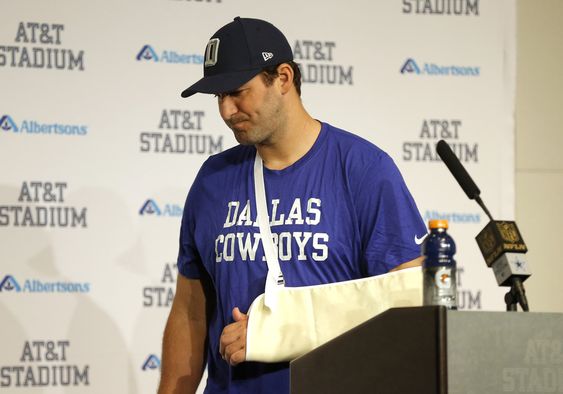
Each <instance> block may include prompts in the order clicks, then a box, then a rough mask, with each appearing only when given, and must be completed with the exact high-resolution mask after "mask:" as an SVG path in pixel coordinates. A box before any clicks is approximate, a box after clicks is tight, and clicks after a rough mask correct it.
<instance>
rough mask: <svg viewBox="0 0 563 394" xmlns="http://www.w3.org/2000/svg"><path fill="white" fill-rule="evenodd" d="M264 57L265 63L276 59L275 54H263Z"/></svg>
mask: <svg viewBox="0 0 563 394" xmlns="http://www.w3.org/2000/svg"><path fill="white" fill-rule="evenodd" d="M262 57H263V58H264V61H265V62H267V61H268V60H270V59H271V58H273V57H274V54H273V53H272V52H262Z"/></svg>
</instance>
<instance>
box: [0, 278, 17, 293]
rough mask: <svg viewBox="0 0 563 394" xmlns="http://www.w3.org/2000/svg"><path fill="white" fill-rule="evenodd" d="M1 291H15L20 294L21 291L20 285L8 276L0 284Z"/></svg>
mask: <svg viewBox="0 0 563 394" xmlns="http://www.w3.org/2000/svg"><path fill="white" fill-rule="evenodd" d="M0 291H13V292H15V293H19V292H20V291H21V287H20V284H19V283H18V281H17V280H16V278H14V277H13V276H12V275H6V276H5V277H4V279H3V280H2V282H0Z"/></svg>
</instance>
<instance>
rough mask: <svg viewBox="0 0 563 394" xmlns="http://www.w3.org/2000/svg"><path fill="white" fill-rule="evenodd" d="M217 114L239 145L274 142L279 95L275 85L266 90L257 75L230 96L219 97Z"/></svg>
mask: <svg viewBox="0 0 563 394" xmlns="http://www.w3.org/2000/svg"><path fill="white" fill-rule="evenodd" d="M218 103H219V113H220V114H221V117H222V118H223V120H224V121H225V123H226V124H227V126H229V128H230V129H231V130H233V132H234V135H235V138H236V140H237V141H238V142H239V143H240V144H242V145H256V144H269V143H272V142H275V141H274V140H275V134H276V131H277V130H279V129H280V125H281V123H282V117H281V106H282V102H281V95H279V94H278V91H277V89H276V84H275V81H274V83H273V84H272V85H271V86H266V84H265V82H264V80H263V77H262V75H260V74H258V75H257V76H255V77H254V78H252V79H251V80H250V81H248V82H247V83H245V84H244V85H242V86H241V87H240V88H238V89H237V90H235V91H233V92H228V93H223V94H220V95H218Z"/></svg>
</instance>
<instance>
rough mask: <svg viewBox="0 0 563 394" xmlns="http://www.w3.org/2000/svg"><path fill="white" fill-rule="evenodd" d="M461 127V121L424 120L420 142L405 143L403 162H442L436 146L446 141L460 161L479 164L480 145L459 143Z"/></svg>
mask: <svg viewBox="0 0 563 394" xmlns="http://www.w3.org/2000/svg"><path fill="white" fill-rule="evenodd" d="M461 126H462V121H461V120H459V119H451V120H449V119H424V120H423V122H422V127H421V129H420V133H419V139H420V141H407V142H403V160H404V161H416V162H426V161H441V160H442V159H440V156H438V154H437V153H436V144H437V143H438V141H439V140H440V139H444V140H446V141H447V142H448V144H449V145H450V147H451V148H452V150H453V151H454V153H455V154H456V156H457V157H458V158H459V160H460V161H462V162H466V163H478V162H479V144H477V143H466V142H462V141H459V138H460V129H461Z"/></svg>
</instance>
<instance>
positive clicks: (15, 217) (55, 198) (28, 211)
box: [0, 181, 88, 227]
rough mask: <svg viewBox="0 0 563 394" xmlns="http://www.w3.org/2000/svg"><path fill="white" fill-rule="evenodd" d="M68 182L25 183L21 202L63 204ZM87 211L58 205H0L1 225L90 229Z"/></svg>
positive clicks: (21, 189)
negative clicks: (88, 227)
mask: <svg viewBox="0 0 563 394" xmlns="http://www.w3.org/2000/svg"><path fill="white" fill-rule="evenodd" d="M66 188H67V183H66V182H37V181H31V182H27V181H24V182H23V183H22V186H21V188H20V194H19V197H18V202H23V203H38V202H42V203H57V204H62V203H64V192H65V190H66ZM87 212H88V210H87V208H86V207H83V208H76V207H68V206H57V205H35V204H34V205H0V226H16V227H20V226H21V227H47V226H49V227H87Z"/></svg>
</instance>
